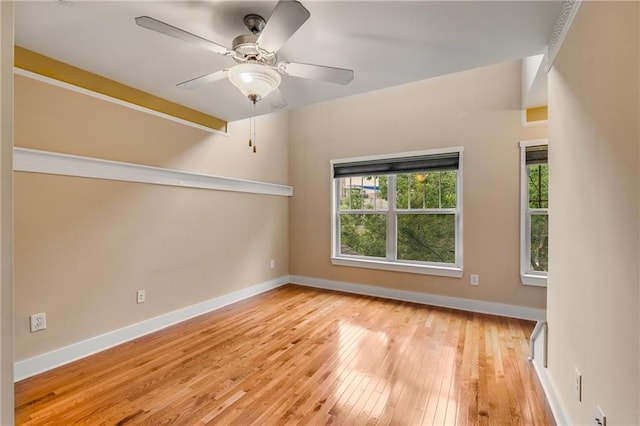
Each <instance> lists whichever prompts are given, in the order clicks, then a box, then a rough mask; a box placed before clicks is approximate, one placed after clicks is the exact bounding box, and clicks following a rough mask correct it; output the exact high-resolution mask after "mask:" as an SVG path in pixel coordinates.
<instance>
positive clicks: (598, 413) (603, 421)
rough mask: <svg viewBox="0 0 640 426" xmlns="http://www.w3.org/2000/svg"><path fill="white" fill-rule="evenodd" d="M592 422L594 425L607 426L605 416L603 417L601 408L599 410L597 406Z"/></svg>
mask: <svg viewBox="0 0 640 426" xmlns="http://www.w3.org/2000/svg"><path fill="white" fill-rule="evenodd" d="M593 421H594V423H593V424H594V425H597V426H607V416H605V415H604V413H603V412H602V408H600V407H599V406H596V416H595V418H594V419H593Z"/></svg>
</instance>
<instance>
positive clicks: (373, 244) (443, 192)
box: [331, 148, 463, 277]
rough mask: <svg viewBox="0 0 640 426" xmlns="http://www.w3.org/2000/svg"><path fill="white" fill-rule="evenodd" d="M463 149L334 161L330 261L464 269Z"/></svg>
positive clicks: (448, 272) (446, 272)
mask: <svg viewBox="0 0 640 426" xmlns="http://www.w3.org/2000/svg"><path fill="white" fill-rule="evenodd" d="M462 153H463V150H462V148H453V149H447V150H433V151H421V152H418V153H405V154H397V155H390V156H376V157H366V158H352V159H345V160H334V161H332V162H331V167H332V179H333V191H332V201H333V222H332V234H333V235H332V256H331V258H332V263H333V264H334V265H343V266H356V267H365V268H375V269H386V270H394V271H404V272H415V273H422V274H433V275H443V276H453V277H460V276H462Z"/></svg>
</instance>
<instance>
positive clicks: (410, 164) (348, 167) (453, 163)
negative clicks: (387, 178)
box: [333, 152, 460, 178]
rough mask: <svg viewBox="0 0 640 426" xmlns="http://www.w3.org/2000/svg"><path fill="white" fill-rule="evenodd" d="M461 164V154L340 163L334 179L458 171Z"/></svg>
mask: <svg viewBox="0 0 640 426" xmlns="http://www.w3.org/2000/svg"><path fill="white" fill-rule="evenodd" d="M459 162H460V153H459V152H446V153H443V154H432V155H421V156H415V157H402V158H389V159H382V160H368V161H356V162H353V163H338V164H334V165H333V177H336V178H338V177H346V176H373V175H391V174H398V173H412V172H425V171H434V170H457V169H458V165H459Z"/></svg>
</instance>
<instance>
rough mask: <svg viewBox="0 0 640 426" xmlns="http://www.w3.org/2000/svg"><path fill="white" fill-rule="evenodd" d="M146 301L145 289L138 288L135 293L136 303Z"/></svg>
mask: <svg viewBox="0 0 640 426" xmlns="http://www.w3.org/2000/svg"><path fill="white" fill-rule="evenodd" d="M146 301H147V292H146V291H145V290H138V292H137V293H136V303H144V302H146Z"/></svg>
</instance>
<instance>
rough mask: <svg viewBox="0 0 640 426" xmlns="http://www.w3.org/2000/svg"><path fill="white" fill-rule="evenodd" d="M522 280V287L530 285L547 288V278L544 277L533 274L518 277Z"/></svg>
mask: <svg viewBox="0 0 640 426" xmlns="http://www.w3.org/2000/svg"><path fill="white" fill-rule="evenodd" d="M520 278H521V279H522V284H524V285H532V286H535V287H546V286H547V276H546V275H533V274H524V275H520Z"/></svg>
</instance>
